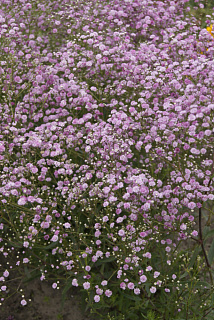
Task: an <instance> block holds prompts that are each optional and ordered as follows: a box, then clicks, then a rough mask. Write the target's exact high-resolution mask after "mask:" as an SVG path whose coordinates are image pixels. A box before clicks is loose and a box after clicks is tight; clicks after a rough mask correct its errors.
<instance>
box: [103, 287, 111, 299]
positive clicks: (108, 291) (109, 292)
mask: <svg viewBox="0 0 214 320" xmlns="http://www.w3.org/2000/svg"><path fill="white" fill-rule="evenodd" d="M105 295H106V297H108V298H110V297H111V295H112V291H111V290H109V289H107V290H106V291H105Z"/></svg>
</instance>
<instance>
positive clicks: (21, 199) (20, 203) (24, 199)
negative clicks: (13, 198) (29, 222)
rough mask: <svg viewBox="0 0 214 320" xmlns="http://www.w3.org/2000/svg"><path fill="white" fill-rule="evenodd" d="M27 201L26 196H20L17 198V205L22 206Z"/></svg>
mask: <svg viewBox="0 0 214 320" xmlns="http://www.w3.org/2000/svg"><path fill="white" fill-rule="evenodd" d="M26 203H27V198H26V197H21V198H20V199H19V200H18V205H19V206H23V205H25V204H26Z"/></svg>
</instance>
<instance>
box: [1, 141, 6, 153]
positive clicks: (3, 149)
mask: <svg viewBox="0 0 214 320" xmlns="http://www.w3.org/2000/svg"><path fill="white" fill-rule="evenodd" d="M3 151H5V147H4V145H3V143H2V142H0V152H3Z"/></svg>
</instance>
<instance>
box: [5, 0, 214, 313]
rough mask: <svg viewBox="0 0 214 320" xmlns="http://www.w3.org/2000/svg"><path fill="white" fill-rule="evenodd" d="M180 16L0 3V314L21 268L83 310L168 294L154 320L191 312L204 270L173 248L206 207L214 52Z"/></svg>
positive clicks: (107, 6) (118, 0)
mask: <svg viewBox="0 0 214 320" xmlns="http://www.w3.org/2000/svg"><path fill="white" fill-rule="evenodd" d="M187 2H188V1H187V0H180V1H169V0H163V1H159V0H146V1H144V0H112V1H108V0H102V1H99V0H92V1H87V0H84V1H83V0H78V1H76V0H75V1H72V0H62V1H55V0H51V1H44V0H41V1H39V2H36V1H33V0H32V1H31V0H30V1H29V2H27V1H25V0H23V1H11V0H2V1H1V5H0V41H1V47H0V54H1V55H0V75H1V80H0V88H1V94H0V213H1V215H0V231H1V238H0V241H1V243H0V246H1V248H0V251H1V253H2V254H3V256H4V261H5V262H4V264H2V273H1V274H0V281H1V283H0V286H1V296H2V301H4V299H5V298H6V292H7V286H6V285H5V284H7V281H8V276H9V270H7V269H5V268H4V265H7V263H6V261H7V259H10V257H14V256H16V258H15V259H16V261H14V265H13V264H11V266H10V269H11V272H10V273H12V272H13V270H14V269H15V268H16V267H19V268H22V267H23V266H26V265H28V266H29V269H30V270H31V269H32V270H34V269H37V271H38V272H37V276H38V277H40V279H41V281H42V280H44V279H49V276H51V275H53V274H54V277H55V279H56V280H57V279H58V278H60V279H62V278H63V279H64V283H66V284H67V286H66V288H67V289H66V290H68V288H69V287H72V286H75V287H78V286H80V287H82V288H83V289H84V290H83V291H86V294H88V303H89V305H90V306H92V305H93V304H96V307H97V305H99V304H100V306H101V307H100V308H108V307H110V306H111V305H114V304H116V302H115V301H116V300H117V297H118V295H123V294H124V292H125V293H126V294H127V296H126V298H127V297H129V300H130V301H131V302H130V303H136V305H138V308H142V303H141V302H142V301H145V300H146V299H147V300H148V303H151V308H153V307H154V304H155V301H156V300H155V299H157V296H158V295H160V294H162V297H163V298H162V302H161V304H162V305H163V304H166V308H167V305H168V303H169V304H170V301H174V300H176V301H177V302H176V304H175V308H174V310H173V313H172V314H170V315H169V316H168V318H167V315H165V318H163V317H162V318H161V319H179V318H177V316H178V317H179V316H180V314H181V312H184V314H186V312H187V313H188V312H189V310H188V307H186V306H185V307H184V306H183V302H182V301H179V297H180V292H183V291H185V290H186V289H187V288H188V286H187V287H186V286H185V285H184V283H183V281H184V279H186V280H187V278H188V277H189V278H188V279H192V278H194V281H195V283H196V284H197V283H198V286H199V284H200V281H201V278H200V274H197V273H194V272H193V271H191V270H193V269H194V267H195V264H194V263H196V264H197V266H198V268H199V269H200V268H202V267H204V265H203V263H204V260H203V257H202V256H200V255H198V254H199V251H198V252H197V253H196V256H197V255H198V258H197V259H196V256H195V259H196V261H195V260H194V261H193V260H192V261H193V262H191V261H190V258H189V256H188V254H187V255H183V253H182V250H181V251H179V250H178V246H179V245H180V244H181V245H182V243H186V241H187V240H188V241H190V240H191V239H194V240H195V241H196V242H197V241H198V242H199V243H201V242H200V241H201V239H202V238H201V236H202V234H201V229H200V228H199V229H198V212H199V210H202V211H203V210H210V209H209V205H210V203H211V202H212V200H214V184H213V180H214V150H213V149H214V130H213V127H214V89H213V82H214V60H213V54H214V39H213V34H212V24H211V25H210V27H207V29H206V28H204V29H201V27H200V26H199V25H198V21H197V19H195V18H194V17H193V16H190V15H189V16H188V15H185V13H186V11H188V9H187V8H188V7H187V8H186V6H188V4H186V3H187ZM184 8H185V9H184ZM210 23H214V20H212V21H210ZM210 211H211V212H212V210H210ZM200 214H201V211H200ZM200 217H201V216H200ZM210 219H211V215H210ZM200 226H201V225H200ZM200 226H199V227H200ZM196 229H197V230H199V231H197V230H196ZM207 232H211V230H210V229H209V230H208V229H207ZM202 250H203V252H204V251H205V249H204V248H202ZM14 252H16V254H15V255H14ZM190 253H191V250H190ZM204 258H205V260H206V261H205V262H206V263H207V262H208V264H207V269H210V268H211V266H210V265H211V264H212V261H211V260H212V258H213V255H212V254H209V256H208V258H207V255H205V257H204ZM185 259H186V260H185ZM207 259H209V260H207ZM8 261H9V260H8ZM189 261H190V262H191V266H190V265H189ZM38 266H39V269H38ZM7 268H8V266H7ZM188 268H190V269H188ZM191 268H192V269H191ZM175 270H176V271H175ZM175 272H176V274H175ZM211 272H212V271H210V270H209V273H210V275H211ZM209 273H208V274H209ZM191 277H192V278H191ZM52 278H53V277H52ZM188 281H189V280H188ZM210 281H211V282H212V281H213V280H212V276H211V280H210ZM211 284H212V283H211ZM211 284H209V283H208V282H206V285H204V286H202V285H201V284H200V286H201V287H200V289H201V292H202V291H203V290H205V293H207V290H208V289H209V288H211V287H210V285H211ZM57 286H58V282H53V284H52V287H53V288H57ZM196 288H197V286H196ZM194 290H196V289H194ZM90 292H91V293H92V294H90ZM193 293H194V294H197V292H192V294H193ZM173 294H174V297H176V298H172V299H174V300H170V298H169V296H170V295H171V296H172V297H173ZM124 297H125V296H124ZM124 299H125V298H124ZM26 300H27V298H26V299H24V296H23V297H22V299H21V304H22V305H23V306H24V305H25V304H27V301H26ZM199 300H200V303H204V301H203V299H202V300H201V298H200V299H199ZM121 301H122V300H121ZM188 301H189V300H188ZM102 303H103V305H102ZM121 303H122V302H121ZM147 305H148V304H147ZM102 306H103V307H102ZM118 308H119V309H118V310H120V312H121V311H122V309H121V308H122V307H121V306H120V305H119V307H118ZM136 308H137V307H136ZM158 308H159V305H157V306H156V308H154V309H153V310H155V311H157V312H158V310H159V309H158ZM179 308H180V309H179ZM136 310H137V309H136ZM178 310H180V311H178ZM203 310H204V309H203ZM136 312H138V311H136ZM143 312H144V311H143V309H142V310H141V313H142V314H143ZM204 312H205V313H206V311H204ZM205 313H204V314H205ZM138 316H139V317H140V313H139V315H138V314H137V313H136V314H135V319H142V318H138ZM145 316H146V314H145ZM169 317H171V318H169ZM144 318H145V317H144ZM112 319H113V318H112ZM117 319H119V316H118V318H117ZM121 319H122V318H121ZM127 319H132V318H131V316H130V315H129V316H128V318H127ZM188 319H193V318H188ZM204 319H205V318H204Z"/></svg>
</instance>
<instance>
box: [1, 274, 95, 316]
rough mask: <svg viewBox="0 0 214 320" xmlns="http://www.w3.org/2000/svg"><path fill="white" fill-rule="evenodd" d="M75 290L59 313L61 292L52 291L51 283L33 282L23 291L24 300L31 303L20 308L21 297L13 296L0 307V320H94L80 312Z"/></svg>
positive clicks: (77, 295) (78, 298) (79, 300)
mask: <svg viewBox="0 0 214 320" xmlns="http://www.w3.org/2000/svg"><path fill="white" fill-rule="evenodd" d="M75 289H76V288H72V290H71V291H69V294H68V295H67V300H66V301H65V304H64V307H63V310H62V311H61V310H60V309H61V293H62V292H61V291H62V290H60V289H59V290H57V289H55V290H54V289H53V288H52V287H51V283H48V282H44V281H40V280H39V279H37V280H33V281H32V282H30V283H29V284H28V285H27V287H26V289H25V299H26V300H27V301H28V299H31V301H30V302H28V304H27V305H26V306H22V305H21V304H20V300H21V296H20V295H18V294H15V295H13V296H12V297H10V298H9V299H8V300H7V301H5V303H4V304H3V306H2V307H0V320H23V319H26V320H95V318H92V317H89V316H88V315H86V314H84V312H83V311H82V310H81V299H80V297H79V292H78V290H75ZM71 293H72V294H71Z"/></svg>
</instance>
